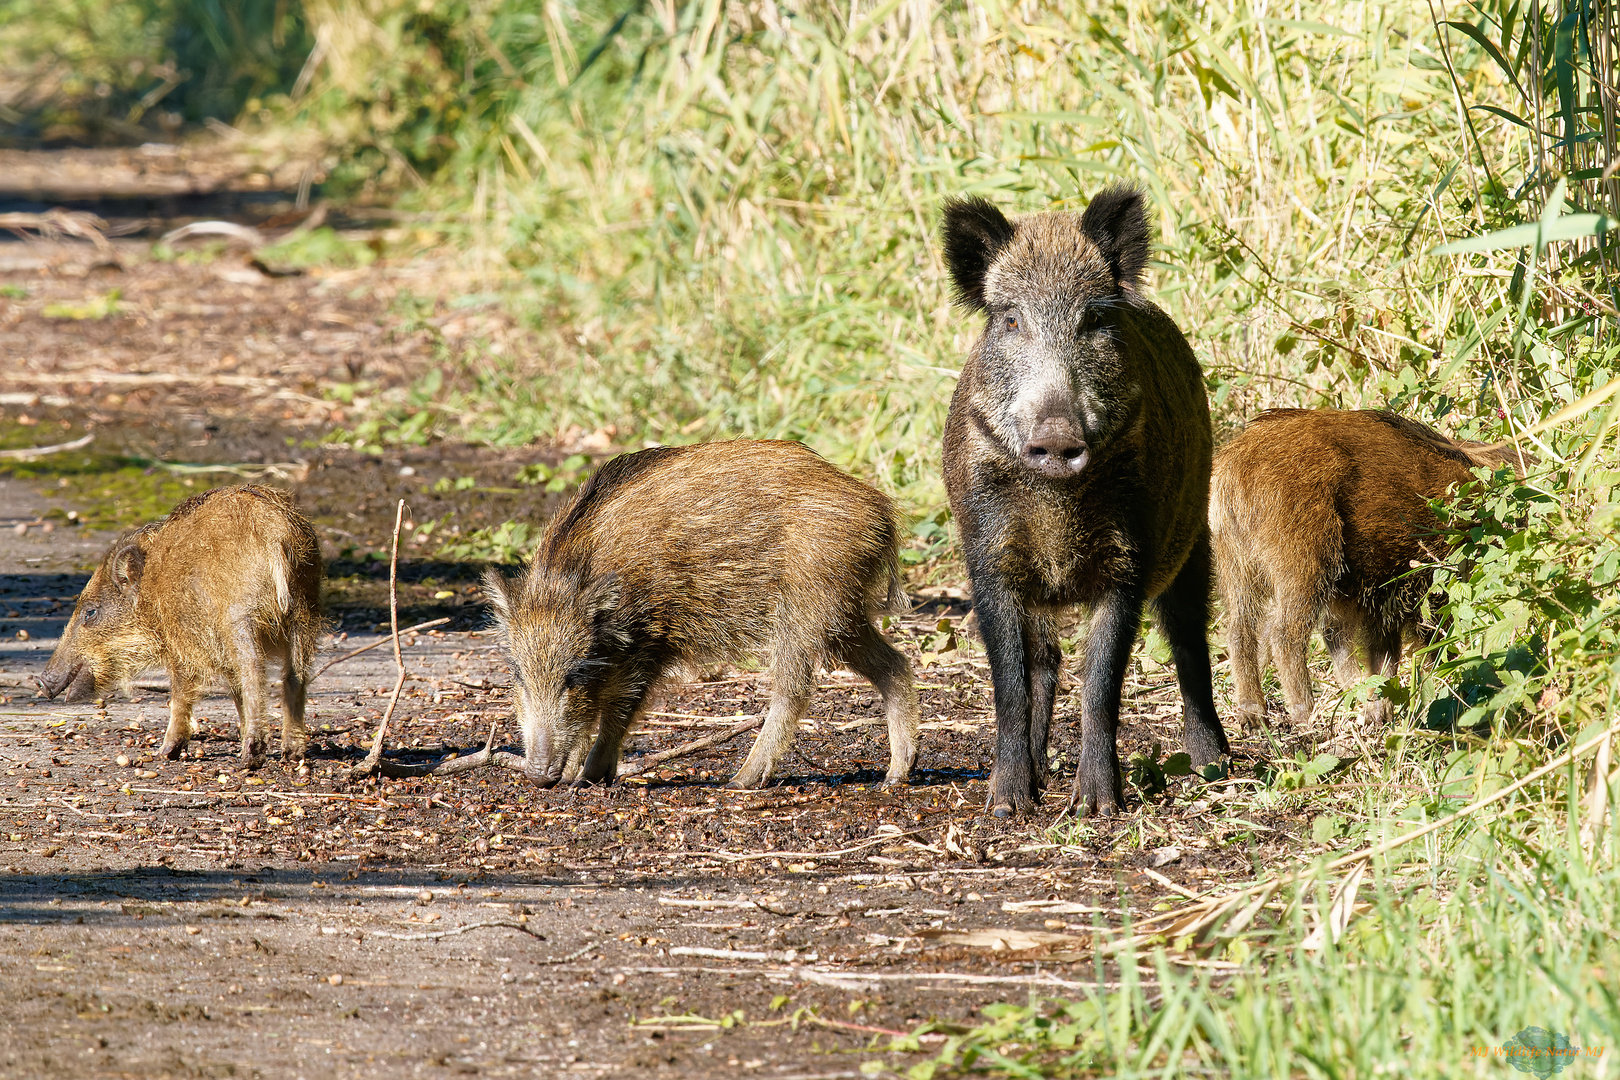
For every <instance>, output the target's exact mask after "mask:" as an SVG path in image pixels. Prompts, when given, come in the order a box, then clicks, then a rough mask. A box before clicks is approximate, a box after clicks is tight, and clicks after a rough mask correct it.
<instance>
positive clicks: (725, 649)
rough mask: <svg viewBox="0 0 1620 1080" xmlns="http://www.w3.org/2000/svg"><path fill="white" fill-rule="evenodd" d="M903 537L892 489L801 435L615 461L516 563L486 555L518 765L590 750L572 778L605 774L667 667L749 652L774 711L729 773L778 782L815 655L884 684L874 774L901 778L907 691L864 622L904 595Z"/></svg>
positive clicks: (901, 669) (912, 717)
mask: <svg viewBox="0 0 1620 1080" xmlns="http://www.w3.org/2000/svg"><path fill="white" fill-rule="evenodd" d="M898 547H899V530H898V528H897V525H896V522H895V515H894V509H893V506H892V505H891V504H890V502H889V500H888V498H887V497H885V496H884V495H882V494H880V493H878V492H876V491H874V490H872V489H871V488H870V487H867V486H866V485H865V484H862V483H860V482H859V481H857V480H855V479H853V478H851V477H849V476H847V475H845V474H844V473H842V472H840V471H839V470H838V469H836V468H834V467H833V466H832V465H829V464H828V463H827V462H826V461H824V460H822V459H821V458H820V457H818V456H817V455H816V454H815V453H814V452H812V451H810V450H808V449H806V448H805V447H804V446H802V445H800V444H798V443H791V442H763V441H762V442H750V441H738V442H720V443H708V444H702V445H697V446H682V447H673V446H668V447H658V448H655V449H651V450H643V451H641V452H639V453H634V454H625V455H622V456H620V457H616V458H614V459H613V460H612V461H609V462H608V463H607V464H606V465H604V466H602V468H601V469H600V470H599V471H597V472H596V474H595V475H593V476H592V477H591V478H590V480H589V481H587V482H586V484H585V486H584V487H583V488H581V489H580V492H579V495H578V496H577V497H576V498H575V500H574V502H573V503H572V505H570V506H569V507H568V508H567V509H565V510H563V511H562V512H561V513H560V514H558V515H557V517H556V518H554V519H553V520H552V522H551V524H550V525H549V526H547V528H546V531H545V534H544V535H543V536H542V537H541V540H540V544H539V547H538V549H537V551H536V553H535V557H534V561H533V563H532V564H531V565H530V567H529V569H528V570H527V571H526V572H525V573H524V575H523V576H522V577H521V578H518V579H515V580H514V579H508V578H507V577H506V576H505V575H503V574H501V573H500V572H499V571H497V570H493V569H492V570H490V572H489V573H488V574H487V575H486V577H485V579H484V582H485V594H486V596H487V597H488V599H489V602H490V604H491V605H492V606H493V608H494V611H495V619H496V622H497V623H498V625H499V627H500V629H501V632H502V635H503V637H504V639H505V645H506V650H507V653H508V658H509V660H510V663H511V667H512V674H513V677H514V682H515V684H516V685H515V690H516V698H517V712H518V720H519V723H520V725H521V726H522V729H523V748H524V753H525V756H526V758H527V764H528V773H529V775H530V776H531V777H532V778H533V779H534V780H535V781H537V782H538V783H541V784H544V785H547V786H550V785H552V784H555V783H556V782H557V781H558V780H560V779H562V778H563V774H564V769H565V768H566V767H570V766H572V765H574V764H577V763H579V761H580V758H581V757H583V759H584V760H583V763H582V764H581V765H580V767H579V769H578V771H577V775H574V774H573V771H572V770H570V775H571V777H572V778H574V779H576V780H577V781H578V782H584V783H599V782H606V781H611V780H612V779H613V778H614V776H615V775H616V774H617V770H618V762H619V753H620V747H621V745H622V743H623V741H624V737H625V733H626V732H627V731H629V730H630V728H631V727H632V726H633V725H634V724H635V723H636V721H637V720H638V719H639V718H640V716H641V714H642V712H643V711H644V710H645V709H646V708H647V706H648V695H649V694H650V693H651V692H652V691H653V690H655V689H656V687H657V685H658V684H659V683H660V682H661V681H663V680H665V679H667V678H670V677H673V676H676V675H677V674H678V673H680V672H682V671H683V670H687V669H690V668H692V667H695V666H698V665H705V664H711V663H717V662H724V661H733V660H738V659H741V658H744V657H747V656H755V657H759V658H761V659H763V660H765V661H766V662H768V664H769V666H770V672H771V706H770V714H769V716H768V717H767V719H766V722H765V726H764V729H763V730H762V731H761V732H760V734H759V737H758V738H757V739H756V740H755V742H754V747H753V749H752V751H750V752H749V754H748V758H747V760H746V761H745V762H744V763H743V766H742V768H741V769H740V770H738V772H737V774H736V776H734V777H733V778H732V780H731V786H732V787H734V788H757V787H761V786H763V785H764V784H765V783H767V782H768V781H769V780H770V779H771V777H772V775H773V773H774V772H775V770H776V765H777V762H778V761H779V760H780V759H781V757H782V755H783V754H784V753H786V752H787V749H788V747H789V745H790V744H791V743H792V741H793V737H794V735H795V734H796V733H797V731H798V727H799V720H800V718H801V717H802V716H803V715H804V712H805V709H806V708H807V707H808V706H809V703H810V697H811V695H812V693H813V692H814V691H815V675H816V667H817V664H818V662H820V661H822V660H823V659H826V660H831V661H833V662H836V663H840V664H844V665H847V666H848V667H849V668H851V669H852V670H854V671H855V672H857V673H858V674H860V675H863V676H865V677H866V678H867V679H870V680H871V682H872V684H873V685H874V686H875V687H876V688H877V690H878V692H879V693H880V694H881V695H882V697H883V702H884V707H885V710H886V713H887V718H888V726H889V770H888V776H887V778H886V780H885V783H889V784H893V783H898V782H900V781H903V780H905V779H906V778H907V776H908V775H909V774H910V771H911V766H912V763H913V761H914V760H915V759H916V756H917V692H916V689H915V688H914V687H913V685H912V679H911V667H910V665H909V664H908V663H907V662H906V659H905V657H904V656H902V655H901V654H900V653H899V652H898V651H896V650H895V648H894V647H893V646H892V645H890V644H889V642H888V641H886V640H885V639H884V637H883V635H882V634H881V633H880V632H879V631H878V629H877V627H876V626H875V625H874V624H873V618H874V616H876V615H878V614H879V613H881V612H884V611H893V610H895V609H896V608H897V606H898V605H900V604H901V603H902V602H903V600H904V596H903V593H902V592H901V588H900V578H899V561H898ZM593 735H594V741H592V737H593ZM587 746H589V747H590V749H589V754H588V755H586V753H585V749H586V747H587Z"/></svg>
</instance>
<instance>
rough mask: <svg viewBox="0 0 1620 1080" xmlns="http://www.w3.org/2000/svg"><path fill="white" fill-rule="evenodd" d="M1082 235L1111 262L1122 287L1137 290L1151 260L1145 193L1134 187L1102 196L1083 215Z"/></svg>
mask: <svg viewBox="0 0 1620 1080" xmlns="http://www.w3.org/2000/svg"><path fill="white" fill-rule="evenodd" d="M1080 231H1081V232H1083V233H1085V234H1086V238H1087V239H1089V240H1090V241H1091V242H1092V243H1093V244H1096V245H1097V250H1099V251H1101V252H1102V254H1103V258H1105V259H1107V260H1108V268H1109V269H1110V270H1112V271H1113V273H1114V281H1115V282H1116V283H1117V284H1118V285H1119V287H1120V288H1121V289H1126V290H1134V289H1135V288H1136V287H1137V285H1138V284H1139V283H1140V281H1141V279H1142V268H1143V267H1145V266H1146V265H1147V258H1148V225H1147V211H1146V209H1145V208H1144V207H1143V205H1142V193H1141V192H1140V191H1138V190H1136V189H1135V188H1132V187H1112V188H1108V189H1107V190H1106V191H1100V192H1098V193H1097V196H1096V198H1094V199H1092V200H1091V203H1090V205H1088V206H1087V207H1086V212H1085V213H1084V214H1081V215H1080Z"/></svg>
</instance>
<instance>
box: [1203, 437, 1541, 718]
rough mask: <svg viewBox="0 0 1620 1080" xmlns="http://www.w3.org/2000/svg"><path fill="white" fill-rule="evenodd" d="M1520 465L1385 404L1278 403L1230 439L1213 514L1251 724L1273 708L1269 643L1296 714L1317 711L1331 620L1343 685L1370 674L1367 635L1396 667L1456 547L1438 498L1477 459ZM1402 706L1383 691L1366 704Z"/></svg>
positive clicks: (1235, 671) (1379, 711)
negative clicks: (1267, 690) (1447, 537)
mask: <svg viewBox="0 0 1620 1080" xmlns="http://www.w3.org/2000/svg"><path fill="white" fill-rule="evenodd" d="M1516 462H1517V457H1516V455H1515V453H1514V451H1513V449H1512V447H1511V446H1507V447H1503V446H1488V445H1486V444H1484V443H1477V442H1457V441H1454V440H1452V439H1448V438H1446V437H1445V436H1444V435H1441V434H1440V433H1439V432H1437V431H1435V430H1433V429H1432V428H1429V427H1426V426H1425V425H1423V424H1420V423H1418V422H1417V421H1415V420H1409V419H1407V418H1405V417H1402V416H1397V415H1395V414H1394V413H1391V412H1383V411H1373V410H1365V411H1343V410H1339V409H1319V410H1309V409H1277V410H1274V411H1272V412H1268V413H1264V414H1262V415H1261V416H1260V417H1258V418H1257V419H1256V420H1255V421H1254V422H1253V423H1251V424H1250V425H1249V426H1248V427H1247V428H1246V429H1244V431H1243V432H1242V433H1241V434H1239V435H1238V436H1237V437H1236V438H1234V439H1233V440H1232V441H1231V442H1229V443H1227V444H1226V445H1225V446H1223V447H1222V448H1221V452H1220V453H1219V454H1218V455H1216V458H1215V468H1214V479H1213V481H1212V482H1211V485H1210V511H1209V520H1210V529H1211V532H1212V534H1213V536H1214V542H1215V560H1216V564H1217V566H1218V567H1219V570H1220V574H1219V578H1220V589H1221V598H1222V600H1223V601H1224V603H1225V607H1226V617H1227V620H1228V628H1227V648H1228V651H1229V652H1230V653H1231V657H1232V679H1233V681H1234V682H1235V683H1236V684H1237V705H1238V712H1239V715H1240V718H1241V719H1242V721H1243V722H1244V723H1246V724H1257V723H1260V722H1261V721H1263V719H1264V717H1265V696H1264V693H1263V691H1262V690H1261V685H1260V672H1261V668H1262V667H1263V666H1264V655H1265V652H1266V651H1267V649H1268V648H1269V651H1270V653H1271V658H1272V661H1273V662H1274V663H1275V664H1276V665H1277V674H1278V677H1279V680H1280V681H1281V683H1282V686H1283V696H1284V697H1285V698H1286V699H1287V702H1288V712H1289V716H1290V718H1291V719H1292V721H1293V722H1294V723H1300V722H1302V721H1304V720H1306V719H1308V718H1309V717H1310V715H1311V708H1312V698H1311V676H1310V671H1309V670H1308V669H1307V668H1306V665H1305V651H1306V646H1307V644H1308V642H1309V640H1310V635H1311V631H1312V630H1313V629H1314V628H1315V627H1317V626H1318V625H1320V626H1322V638H1323V640H1324V642H1325V643H1326V645H1327V649H1328V654H1329V656H1330V657H1331V658H1332V660H1333V667H1334V672H1335V674H1336V675H1337V677H1338V678H1339V680H1340V681H1341V682H1343V683H1345V684H1346V685H1349V684H1350V683H1353V682H1355V681H1356V680H1357V679H1358V678H1360V677H1361V671H1360V669H1359V665H1358V664H1357V661H1356V656H1355V651H1356V647H1357V645H1358V644H1359V645H1360V646H1361V648H1362V649H1363V650H1364V651H1365V653H1366V670H1367V672H1368V673H1370V674H1373V675H1391V674H1394V672H1395V669H1396V667H1397V666H1398V665H1399V664H1400V659H1401V648H1402V639H1403V637H1405V636H1407V635H1408V634H1410V633H1412V632H1413V631H1415V629H1416V627H1417V617H1418V612H1419V609H1420V608H1421V606H1422V603H1423V599H1424V597H1425V596H1427V595H1428V593H1429V589H1430V587H1431V585H1432V583H1433V573H1432V571H1431V570H1430V569H1429V566H1430V565H1431V564H1433V563H1434V562H1436V561H1437V560H1438V559H1440V558H1443V557H1444V556H1445V554H1446V547H1445V544H1444V542H1443V541H1442V539H1441V538H1440V537H1439V536H1438V535H1436V530H1437V529H1438V528H1439V523H1438V522H1437V521H1436V520H1435V517H1434V513H1433V512H1432V511H1431V510H1430V508H1429V501H1430V500H1431V499H1438V498H1440V497H1441V496H1443V495H1445V493H1446V492H1447V491H1448V490H1449V489H1451V488H1453V487H1455V486H1456V485H1457V484H1460V483H1462V482H1464V481H1466V480H1468V479H1470V478H1471V474H1470V472H1469V470H1470V469H1472V468H1474V467H1476V466H1479V465H1485V466H1490V467H1495V466H1498V465H1516ZM1414 567H1415V569H1414ZM1389 715H1390V705H1389V702H1388V701H1387V700H1384V699H1382V698H1378V699H1374V700H1373V701H1370V702H1368V704H1367V706H1366V708H1365V710H1364V712H1363V716H1364V718H1365V719H1366V720H1368V721H1378V722H1383V721H1387V720H1388V719H1389Z"/></svg>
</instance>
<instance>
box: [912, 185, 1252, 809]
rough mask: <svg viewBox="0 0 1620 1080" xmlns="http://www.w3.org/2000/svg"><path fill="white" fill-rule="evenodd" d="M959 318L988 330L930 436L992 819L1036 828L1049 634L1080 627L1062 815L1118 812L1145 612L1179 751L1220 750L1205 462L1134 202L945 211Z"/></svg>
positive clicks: (1181, 346)
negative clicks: (956, 562) (977, 644)
mask: <svg viewBox="0 0 1620 1080" xmlns="http://www.w3.org/2000/svg"><path fill="white" fill-rule="evenodd" d="M943 232H944V246H945V256H946V261H947V263H948V265H949V269H950V274H951V278H952V281H953V283H954V284H955V287H956V298H957V300H958V301H959V302H960V303H962V304H963V305H965V306H967V307H968V308H970V309H972V310H973V311H975V312H978V313H980V314H982V315H983V317H984V330H983V333H982V334H981V335H980V337H979V339H978V341H977V342H975V343H974V345H973V348H972V350H971V351H970V352H969V354H968V358H967V363H966V364H965V365H964V366H963V368H962V374H961V377H960V379H959V380H958V382H957V384H956V393H955V396H954V397H953V398H952V399H951V408H950V415H949V417H948V419H947V420H946V425H945V483H946V487H947V489H948V491H949V493H950V500H951V508H952V511H953V512H954V513H955V515H956V521H957V524H958V525H959V526H960V528H961V530H962V542H963V552H964V554H965V556H966V559H967V566H968V574H969V577H970V578H971V580H972V587H973V607H974V611H975V612H976V613H977V615H978V621H979V629H980V632H981V633H982V635H983V637H984V642H985V648H986V651H987V652H988V654H989V659H990V675H991V680H992V682H993V684H994V688H995V706H996V752H995V765H994V768H993V769H992V770H991V774H990V796H989V800H988V806H989V807H990V808H991V809H992V810H993V812H994V813H995V814H996V815H997V816H998V817H1000V816H1005V815H1007V814H1009V813H1011V812H1012V811H1014V810H1022V811H1027V810H1032V809H1033V808H1034V807H1035V805H1036V803H1037V801H1038V800H1039V798H1040V790H1041V788H1042V787H1044V786H1045V784H1046V782H1047V779H1048V765H1047V750H1046V746H1047V734H1048V729H1049V727H1050V725H1051V720H1052V706H1053V697H1054V695H1055V693H1056V690H1057V684H1058V668H1059V665H1060V664H1061V663H1062V654H1061V652H1060V651H1059V647H1058V636H1057V625H1058V621H1057V620H1058V616H1059V614H1060V613H1061V612H1062V611H1063V610H1064V609H1066V608H1069V607H1070V606H1072V605H1084V606H1085V607H1088V608H1089V609H1090V611H1091V619H1090V631H1089V634H1088V636H1087V639H1086V646H1085V661H1084V678H1085V685H1084V689H1083V690H1082V692H1081V706H1080V732H1081V744H1080V757H1079V762H1078V768H1077V770H1076V773H1075V779H1074V799H1075V800H1076V803H1077V806H1078V808H1079V809H1080V810H1081V811H1082V812H1090V811H1095V812H1096V813H1098V814H1103V815H1106V814H1111V813H1113V812H1114V811H1115V810H1117V809H1118V808H1119V807H1120V806H1121V805H1122V803H1123V801H1124V793H1123V790H1122V784H1121V777H1120V769H1119V753H1118V749H1117V745H1116V732H1117V729H1118V725H1119V704H1120V689H1121V686H1122V684H1123V682H1124V678H1125V670H1126V667H1127V665H1128V664H1129V662H1130V655H1131V647H1132V645H1133V644H1134V643H1135V641H1136V632H1137V628H1138V626H1139V625H1140V623H1141V619H1142V609H1143V606H1144V605H1150V606H1151V607H1152V611H1153V614H1154V616H1155V618H1156V619H1157V621H1158V625H1159V627H1160V628H1161V630H1162V632H1163V633H1164V635H1165V638H1166V639H1167V640H1168V642H1169V644H1170V648H1171V652H1172V655H1173V656H1174V659H1175V664H1176V675H1177V678H1178V681H1179V682H1180V685H1181V695H1182V701H1183V705H1184V713H1185V742H1186V747H1187V750H1188V751H1189V752H1190V753H1191V755H1192V757H1193V760H1194V761H1195V762H1197V763H1199V764H1203V763H1207V762H1210V761H1214V760H1215V759H1217V758H1219V757H1220V756H1221V755H1222V754H1224V753H1226V752H1227V750H1228V747H1227V742H1226V735H1225V733H1224V732H1223V731H1222V730H1221V724H1220V720H1219V719H1218V718H1217V717H1216V715H1215V700H1214V696H1213V693H1212V691H1211V685H1210V667H1209V650H1208V645H1207V641H1206V637H1205V633H1206V629H1207V625H1208V621H1209V619H1208V614H1209V593H1210V551H1209V530H1208V525H1207V518H1206V513H1207V510H1206V507H1207V505H1208V496H1209V468H1210V453H1211V447H1212V445H1213V441H1214V440H1213V435H1212V433H1211V428H1210V421H1209V404H1208V400H1207V398H1206V396H1205V392H1204V381H1203V375H1202V373H1201V372H1200V370H1199V368H1198V362H1197V360H1195V359H1194V357H1193V354H1192V350H1191V349H1190V348H1189V347H1188V345H1187V342H1186V339H1185V338H1183V337H1182V335H1181V331H1180V330H1178V329H1177V328H1176V325H1175V323H1174V322H1172V321H1171V320H1170V317H1169V316H1168V315H1166V314H1165V313H1164V312H1163V311H1161V310H1160V309H1159V308H1158V307H1156V306H1155V305H1154V304H1153V303H1152V302H1150V301H1149V300H1148V299H1147V298H1146V297H1144V296H1143V295H1142V292H1141V277H1142V269H1143V267H1144V265H1145V264H1146V262H1147V257H1148V230H1147V220H1146V216H1145V214H1144V211H1143V205H1142V196H1141V194H1140V193H1139V192H1137V191H1134V190H1132V189H1130V188H1124V187H1116V188H1111V189H1109V190H1106V191H1104V192H1102V193H1101V194H1099V195H1097V196H1096V198H1094V199H1092V201H1091V203H1090V205H1089V206H1087V207H1086V209H1085V212H1084V213H1082V214H1072V213H1046V214H1035V215H1031V216H1028V217H1021V218H1016V219H1013V220H1008V219H1007V218H1006V217H1004V216H1003V215H1002V213H1001V211H999V210H997V209H996V208H995V207H994V206H992V205H991V204H990V203H988V202H986V201H985V200H983V199H978V198H963V199H955V200H952V201H950V202H948V203H947V204H946V206H945V222H944V230H943Z"/></svg>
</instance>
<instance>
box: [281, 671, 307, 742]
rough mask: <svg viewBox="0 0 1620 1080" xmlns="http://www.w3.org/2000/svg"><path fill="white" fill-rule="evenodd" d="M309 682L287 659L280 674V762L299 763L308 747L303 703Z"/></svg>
mask: <svg viewBox="0 0 1620 1080" xmlns="http://www.w3.org/2000/svg"><path fill="white" fill-rule="evenodd" d="M308 690H309V681H308V680H307V679H306V678H305V673H304V672H302V671H299V670H298V665H297V664H296V663H294V662H293V660H292V659H290V658H289V659H288V661H287V666H286V667H285V668H284V669H283V670H282V673H281V760H283V761H300V760H302V759H303V757H304V751H305V750H306V749H307V748H308V746H309V729H308V728H307V727H305V726H304V702H305V699H306V697H307V696H308Z"/></svg>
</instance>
